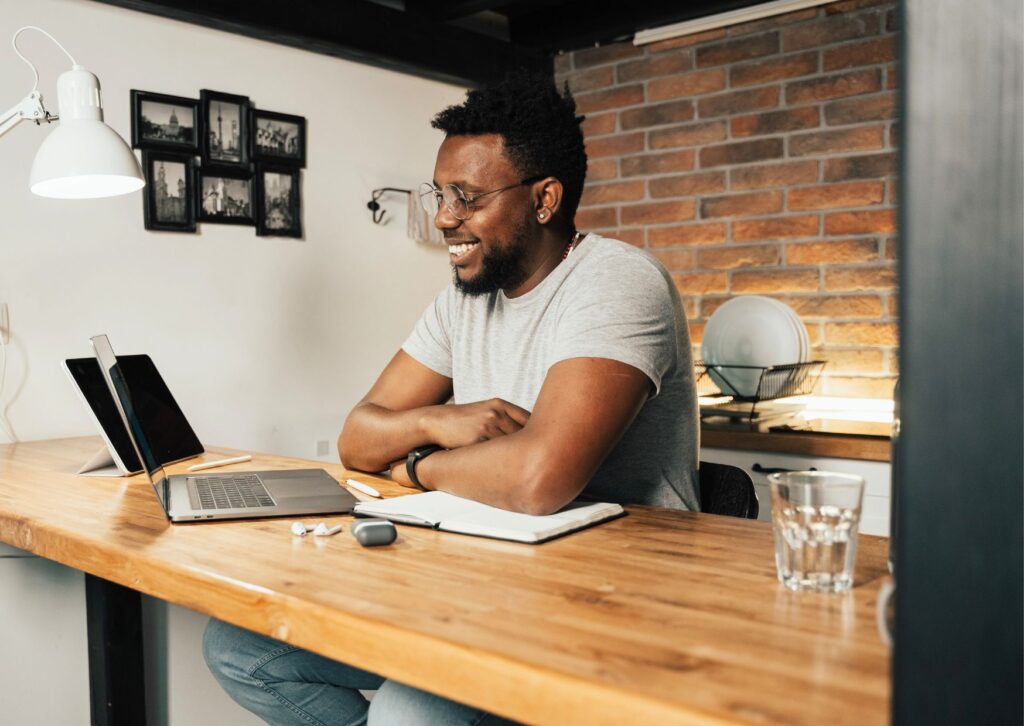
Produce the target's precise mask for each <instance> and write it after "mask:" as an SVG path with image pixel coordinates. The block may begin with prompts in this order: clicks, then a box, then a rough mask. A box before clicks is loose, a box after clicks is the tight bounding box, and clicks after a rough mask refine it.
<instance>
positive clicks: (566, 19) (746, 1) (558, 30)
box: [508, 0, 763, 52]
mask: <svg viewBox="0 0 1024 726" xmlns="http://www.w3.org/2000/svg"><path fill="white" fill-rule="evenodd" d="M762 2H763V0H689V2H682V1H681V0H644V2H632V3H595V2H593V0H570V1H569V2H563V3H559V4H556V5H552V6H550V7H544V8H538V7H533V6H527V7H526V8H525V9H524V10H523V11H522V12H517V11H516V10H515V8H513V7H510V8H509V9H508V10H509V18H508V30H509V37H510V38H511V39H512V42H513V43H515V44H516V45H526V46H530V47H534V48H543V49H545V50H547V51H548V52H557V51H560V50H566V51H567V50H577V49H580V48H585V47H587V46H591V45H594V44H595V43H606V42H609V41H613V40H621V39H624V38H629V37H632V36H633V35H634V34H635V33H636V32H637V31H638V30H646V29H648V28H657V27H660V26H662V25H669V24H671V23H681V22H683V21H685V20H693V19H694V18H703V17H706V16H708V15H716V14H718V13H723V12H726V11H727V10H735V9H737V8H744V7H749V6H751V5H761V4H762Z"/></svg>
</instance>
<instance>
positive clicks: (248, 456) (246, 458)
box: [188, 454, 252, 471]
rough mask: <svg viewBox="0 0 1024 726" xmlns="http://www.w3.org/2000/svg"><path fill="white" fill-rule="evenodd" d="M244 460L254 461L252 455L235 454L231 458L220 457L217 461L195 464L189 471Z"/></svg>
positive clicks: (238, 462) (239, 462)
mask: <svg viewBox="0 0 1024 726" xmlns="http://www.w3.org/2000/svg"><path fill="white" fill-rule="evenodd" d="M243 461H252V456H251V455H249V454H246V455H245V456H233V457H231V458H230V459H218V460H217V461H204V462H203V463H202V464H193V465H192V466H190V467H189V468H188V470H189V471H202V470H203V469H212V468H213V467H215V466H227V465H228V464H241V463H242V462H243Z"/></svg>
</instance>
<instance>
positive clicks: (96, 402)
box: [64, 355, 203, 472]
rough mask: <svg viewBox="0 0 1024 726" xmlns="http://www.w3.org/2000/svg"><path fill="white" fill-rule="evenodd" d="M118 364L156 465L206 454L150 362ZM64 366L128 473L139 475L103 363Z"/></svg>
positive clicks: (130, 358) (137, 359)
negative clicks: (148, 438) (108, 384)
mask: <svg viewBox="0 0 1024 726" xmlns="http://www.w3.org/2000/svg"><path fill="white" fill-rule="evenodd" d="M117 362H118V364H119V366H120V368H121V371H122V373H123V375H124V377H125V382H126V384H127V385H128V387H129V388H130V389H131V392H132V399H133V401H134V403H135V406H136V408H137V410H138V415H139V418H140V419H142V420H143V421H144V422H145V425H146V431H147V432H151V436H150V438H152V442H151V444H152V446H153V453H154V454H155V456H156V457H157V460H158V462H159V463H160V464H169V463H171V462H172V461H180V460H181V459H187V458H189V457H190V456H197V455H199V454H201V453H203V445H202V444H201V443H200V442H199V438H198V437H197V436H196V434H195V432H194V431H193V430H192V427H191V426H190V425H189V422H188V419H186V418H185V414H184V413H182V411H181V409H180V408H179V407H178V404H177V402H175V400H174V396H172V395H171V391H170V389H168V388H167V384H166V383H164V379H163V378H161V376H160V372H159V371H158V370H157V369H156V366H155V365H154V364H153V361H152V360H151V359H150V357H149V356H148V355H119V356H117ZM64 363H65V365H66V366H67V369H68V372H69V373H70V374H71V377H72V378H73V379H74V381H75V383H76V384H77V385H78V389H79V390H80V391H81V392H82V395H83V396H84V397H85V400H86V402H87V403H88V404H89V408H91V409H92V412H93V415H95V417H96V420H97V421H98V422H99V424H100V426H101V427H102V428H103V431H104V433H105V434H106V436H107V440H108V441H110V443H111V445H112V446H113V447H114V449H115V450H116V451H117V455H118V457H119V458H120V459H121V462H122V463H123V464H124V466H125V468H126V469H127V470H128V471H132V472H135V471H141V470H142V464H141V463H140V462H139V457H137V456H136V455H135V450H134V449H133V448H132V443H131V441H130V440H129V439H128V434H127V433H126V432H125V430H124V424H123V423H122V422H121V416H120V414H119V413H118V411H117V408H116V407H115V405H114V399H113V398H112V397H111V395H110V389H109V388H107V383H106V381H104V380H103V374H102V373H101V372H100V365H99V363H98V362H97V361H96V359H95V358H69V359H67V360H66V361H64Z"/></svg>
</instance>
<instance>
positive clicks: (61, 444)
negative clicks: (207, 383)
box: [0, 437, 889, 725]
mask: <svg viewBox="0 0 1024 726" xmlns="http://www.w3.org/2000/svg"><path fill="white" fill-rule="evenodd" d="M98 444H99V440H98V439H97V438H94V437H87V438H76V439H62V440H55V441H40V442H29V443H20V444H14V445H7V446H0V541H4V542H7V543H8V544H11V545H13V546H15V547H20V548H22V549H26V550H30V551H32V552H35V553H37V554H39V555H42V556H43V557H47V558H49V559H52V560H56V561H58V562H62V563H64V564H66V565H69V566H71V567H74V568H77V569H80V570H84V571H86V572H89V573H92V574H94V575H97V576H99V577H102V578H105V579H107V580H111V581H113V582H117V583H119V584H122V585H126V586H128V587H131V588H134V589H136V590H139V591H141V592H144V593H147V594H149V595H153V596H155V597H158V598H162V599H164V600H167V601H169V602H172V603H176V604H178V605H183V606H185V607H188V608H191V609H193V610H197V611H200V612H203V613H207V614H213V615H216V616H217V617H219V618H221V619H223V620H227V621H229V622H233V623H235V624H237V625H240V626H244V627H247V628H250V629H252V630H255V631H259V632H263V633H267V634H269V635H272V636H274V637H276V638H280V639H283V640H287V641H288V642H291V643H293V644H295V645H298V646H301V647H305V648H308V649H311V650H315V651H317V652H319V653H322V654H323V655H326V656H330V657H334V658H338V659H340V660H344V661H346V662H348V663H351V664H352V665H355V666H359V667H361V668H365V669H368V670H371V671H375V672H378V673H381V674H382V675H385V676H388V677H392V678H395V679H397V680H400V681H402V682H405V683H408V684H411V685H414V686H418V687H420V688H424V689H427V690H430V691H433V692H435V693H439V694H441V695H444V696H447V697H449V698H454V699H457V700H460V701H463V702H465V703H470V704H473V705H476V706H479V707H483V708H487V709H489V710H491V711H495V712H498V713H501V714H503V715H506V716H509V717H512V718H517V719H519V720H523V721H527V722H531V723H558V724H569V723H580V724H584V723H585V724H603V723H608V724H611V723H680V722H684V721H685V722H687V723H706V724H711V723H715V724H719V723H778V724H803V723H806V724H820V723H832V724H845V723H849V724H858V725H861V724H873V723H886V722H887V720H888V704H889V654H888V651H887V650H886V649H885V647H884V646H883V645H882V643H881V642H880V641H879V638H878V635H877V633H876V632H875V624H874V607H875V601H876V599H877V595H878V589H879V586H880V585H881V583H882V581H883V580H884V579H885V573H886V567H885V554H886V541H885V540H881V539H878V538H874V537H866V536H862V537H861V545H860V553H859V557H858V567H857V577H856V586H855V588H854V590H853V591H852V592H851V593H848V594H846V595H838V596H835V595H823V594H817V593H799V594H798V593H792V592H789V591H787V590H785V589H784V588H783V587H782V586H781V585H779V584H778V582H777V581H776V579H775V569H774V568H775V565H774V562H773V560H772V535H771V527H770V525H768V524H767V523H762V522H753V521H749V520H740V519H735V518H730V517H716V516H712V515H703V514H692V513H688V512H675V511H669V510H661V509H653V508H647V507H628V508H627V509H628V511H629V516H627V517H623V518H621V519H618V520H615V521H612V522H609V523H607V524H604V525H602V526H599V527H596V528H593V529H589V530H585V531H583V532H579V533H576V534H574V535H570V536H568V537H565V538H563V539H559V540H555V541H552V542H549V543H547V544H543V545H523V544H515V543H510V542H501V541H495V540H488V539H481V538H476V537H466V536H461V535H455V534H448V533H443V532H435V531H433V530H429V529H421V528H416V527H399V537H398V541H397V542H396V543H395V544H394V545H392V546H390V547H383V548H377V549H363V548H361V547H360V546H359V545H358V544H357V543H356V542H355V540H354V539H353V538H352V537H351V535H350V534H349V531H348V524H349V523H350V522H351V517H333V518H326V521H328V522H339V523H343V524H345V525H346V526H345V528H344V531H343V533H342V534H340V535H338V536H336V537H331V538H323V539H321V538H313V537H306V538H297V537H294V536H292V535H291V534H290V533H289V522H288V521H287V520H281V519H276V520H275V519H263V520H255V521H248V522H230V523H229V522H219V523H208V524H186V525H174V526H171V525H170V524H168V522H167V520H166V519H165V517H164V515H163V512H162V510H161V509H160V507H159V505H158V504H157V502H156V499H155V497H154V495H153V493H152V489H151V487H150V485H149V483H148V482H146V480H145V479H144V478H143V477H138V476H136V477H132V478H129V479H110V478H87V477H78V476H75V475H74V474H73V472H74V471H75V470H76V469H77V468H78V466H79V465H81V463H82V462H83V461H85V460H86V459H87V458H88V457H89V456H90V455H91V454H92V453H93V452H94V451H95V449H96V448H97V446H98ZM236 453H240V452H236V451H235V450H231V449H219V448H218V449H212V450H211V451H210V452H208V454H207V455H206V458H208V459H215V458H221V457H223V456H228V455H232V454H236ZM189 463H191V462H189ZM310 465H315V466H322V464H321V463H320V462H309V461H305V460H301V459H290V458H286V457H279V456H270V455H254V458H253V461H252V462H251V463H250V464H243V465H236V466H235V467H233V468H236V469H239V470H242V469H248V470H254V469H257V468H259V469H276V468H288V467H296V468H297V467H308V466H310ZM184 466H185V465H183V464H182V465H177V466H175V467H171V471H172V472H173V471H182V470H184ZM323 466H324V468H326V469H327V470H328V471H329V472H330V473H331V474H332V475H334V476H335V477H336V478H340V479H344V478H345V477H346V476H347V475H348V473H346V472H345V470H344V469H343V468H342V467H341V466H340V465H323ZM226 470H228V467H225V468H224V469H221V470H219V471H226ZM354 476H357V477H358V478H360V479H362V480H363V481H367V482H372V483H374V485H375V486H377V487H378V488H379V489H380V490H381V491H382V492H383V493H384V494H385V495H392V494H399V493H404V492H405V491H406V490H403V489H401V488H400V487H398V486H397V485H394V484H392V483H391V482H388V481H386V480H375V479H374V478H373V477H369V476H367V475H364V474H357V475H354ZM357 496H360V497H361V498H365V497H362V495H359V494H358V493H357Z"/></svg>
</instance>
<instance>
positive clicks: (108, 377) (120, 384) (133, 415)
mask: <svg viewBox="0 0 1024 726" xmlns="http://www.w3.org/2000/svg"><path fill="white" fill-rule="evenodd" d="M91 340H92V347H93V350H94V351H95V352H96V360H97V361H99V364H100V372H101V373H103V378H104V380H105V381H106V382H107V386H109V387H110V395H111V396H113V397H114V403H115V404H116V405H117V409H118V413H120V415H121V420H122V421H123V422H124V427H125V429H126V430H127V431H128V437H129V438H130V439H131V441H132V446H133V447H134V449H135V454H136V456H138V457H139V460H140V461H141V462H142V465H143V469H144V470H145V471H146V476H148V477H149V481H150V483H151V484H152V485H153V490H154V491H155V492H156V495H157V498H159V499H160V504H161V506H163V508H164V512H165V513H166V512H167V511H168V506H169V504H170V502H169V501H168V482H167V477H166V476H165V475H164V470H163V467H162V466H161V465H160V460H159V459H158V458H157V457H156V456H155V455H154V453H153V447H152V445H151V443H150V442H151V441H153V437H152V436H151V435H148V434H147V432H146V430H145V426H143V423H142V419H141V418H140V417H139V416H138V414H137V411H138V407H137V405H136V404H135V403H134V402H133V400H132V394H131V392H130V391H129V386H128V385H127V382H126V381H127V379H126V378H125V376H124V373H123V371H122V370H121V366H120V365H118V362H117V356H115V355H114V349H113V348H112V347H111V345H110V341H109V340H107V336H105V335H97V336H95V337H94V338H91Z"/></svg>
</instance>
